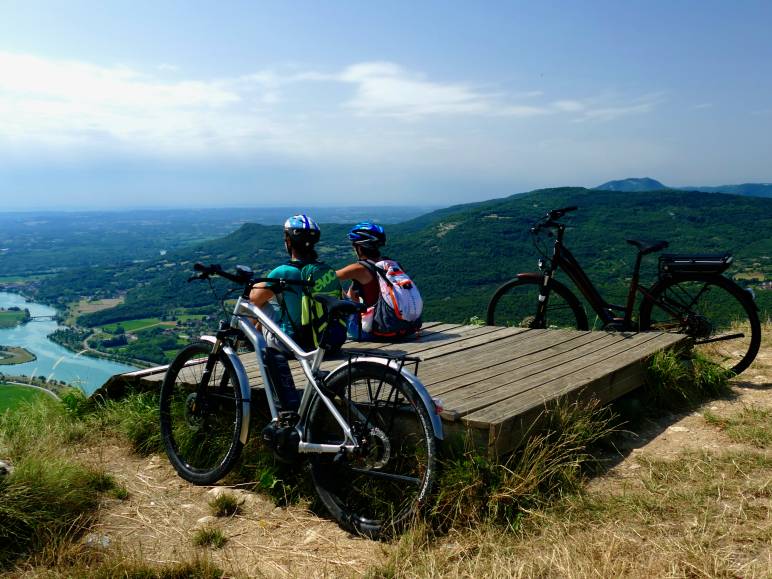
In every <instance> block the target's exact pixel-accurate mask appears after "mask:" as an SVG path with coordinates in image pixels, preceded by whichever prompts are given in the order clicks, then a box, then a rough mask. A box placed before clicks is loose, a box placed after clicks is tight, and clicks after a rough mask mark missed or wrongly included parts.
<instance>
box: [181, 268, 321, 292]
mask: <svg viewBox="0 0 772 579" xmlns="http://www.w3.org/2000/svg"><path fill="white" fill-rule="evenodd" d="M193 270H194V271H197V272H198V274H196V275H192V276H190V277H189V278H188V281H189V282H191V281H194V280H199V279H209V278H210V277H212V276H213V275H219V276H220V277H224V278H225V279H227V280H229V281H232V282H234V283H237V284H243V285H247V284H250V285H254V284H256V283H273V284H279V287H281V288H284V287H286V286H288V285H295V286H300V287H314V283H313V282H311V281H306V280H303V279H284V278H276V277H253V276H252V270H250V269H249V268H246V267H243V266H237V267H236V273H231V272H228V271H225V270H224V269H223V268H222V267H221V266H220V265H219V264H217V263H213V264H211V265H204V264H203V263H195V264H193Z"/></svg>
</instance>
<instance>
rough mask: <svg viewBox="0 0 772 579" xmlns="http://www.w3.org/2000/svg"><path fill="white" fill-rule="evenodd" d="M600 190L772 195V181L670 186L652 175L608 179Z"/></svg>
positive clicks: (752, 195)
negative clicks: (673, 190) (669, 190)
mask: <svg viewBox="0 0 772 579" xmlns="http://www.w3.org/2000/svg"><path fill="white" fill-rule="evenodd" d="M595 189H596V190H599V191H622V192H626V193H640V192H642V191H663V190H665V189H675V190H678V191H702V192H704V193H728V194H730V195H748V196H750V197H772V183H742V184H741V185H718V186H715V187H714V186H706V185H697V186H692V185H688V186H682V187H668V186H667V185H664V184H663V183H661V182H660V181H657V180H656V179H651V178H650V177H630V178H628V179H619V180H617V181H608V182H606V183H603V185H598V186H597V187H595Z"/></svg>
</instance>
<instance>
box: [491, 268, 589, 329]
mask: <svg viewBox="0 0 772 579" xmlns="http://www.w3.org/2000/svg"><path fill="white" fill-rule="evenodd" d="M542 279H543V278H542V277H541V276H538V275H535V274H534V275H528V276H519V277H517V278H515V279H513V280H512V281H509V282H507V283H505V284H504V285H503V286H501V287H500V288H499V289H497V290H496V293H494V294H493V297H492V298H491V301H490V302H489V303H488V314H487V318H486V323H487V324H488V325H489V326H514V327H518V328H573V329H577V330H587V329H588V327H589V325H588V323H587V314H586V313H585V312H584V308H583V307H582V304H581V303H580V302H579V300H578V299H577V297H576V296H575V295H574V294H573V293H572V292H571V290H569V289H568V288H567V287H566V286H564V285H563V284H562V283H560V282H557V281H555V280H552V281H551V282H550V292H549V300H548V302H547V311H546V314H545V319H544V320H542V321H541V323H537V321H536V308H537V306H538V304H539V287H540V286H541V283H542Z"/></svg>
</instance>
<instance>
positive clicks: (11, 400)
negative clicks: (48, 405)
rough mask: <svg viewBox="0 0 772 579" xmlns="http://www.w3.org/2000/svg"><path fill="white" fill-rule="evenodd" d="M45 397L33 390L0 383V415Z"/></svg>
mask: <svg viewBox="0 0 772 579" xmlns="http://www.w3.org/2000/svg"><path fill="white" fill-rule="evenodd" d="M45 396H46V394H44V393H43V392H41V391H39V390H36V389H35V388H27V387H26V386H17V385H16V384H8V383H6V382H0V414H2V413H3V412H5V411H6V410H9V409H10V410H13V409H14V408H16V407H17V406H18V405H19V404H22V403H24V402H32V401H33V400H37V399H39V398H42V397H45Z"/></svg>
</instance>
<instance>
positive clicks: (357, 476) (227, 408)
mask: <svg viewBox="0 0 772 579" xmlns="http://www.w3.org/2000/svg"><path fill="white" fill-rule="evenodd" d="M194 269H195V271H196V272H197V273H196V274H195V275H194V276H193V277H191V278H190V280H189V281H192V280H205V279H209V278H211V277H213V276H220V277H223V278H225V279H228V280H230V281H231V282H233V283H234V284H237V285H240V286H242V287H243V291H242V293H241V296H240V297H239V298H238V300H237V301H236V305H235V307H234V308H233V313H232V316H231V320H230V322H221V323H220V329H219V331H218V332H217V333H216V335H214V336H202V337H201V340H200V341H198V342H196V343H193V344H190V345H189V346H187V347H186V348H184V349H183V350H182V351H181V352H180V353H179V354H178V355H177V357H176V358H175V359H174V361H173V362H172V363H171V364H170V366H169V368H168V370H167V372H166V376H165V378H164V381H163V384H162V386H161V400H160V418H161V435H162V438H163V443H164V446H165V448H166V453H167V455H168V456H169V460H170V461H171V463H172V465H173V466H174V468H175V469H176V470H177V472H178V473H179V475H180V476H181V477H182V478H184V479H185V480H187V481H190V482H192V483H194V484H200V485H208V484H213V483H215V482H216V481H218V480H219V479H221V478H222V477H223V476H225V474H226V473H228V471H229V470H230V469H231V468H232V467H233V466H234V464H235V463H236V461H237V460H238V458H239V455H240V452H241V449H242V447H243V446H244V445H245V444H246V442H247V439H248V438H249V431H250V417H251V411H252V409H253V408H255V405H256V404H258V403H259V402H260V401H261V400H262V398H263V397H264V398H265V402H266V403H267V407H268V408H267V409H268V413H267V414H269V415H270V421H269V422H268V424H267V425H265V426H264V427H263V428H262V432H261V434H262V441H263V443H264V444H265V445H266V446H267V447H268V448H269V449H270V450H271V451H273V453H274V454H275V455H276V456H277V457H278V458H279V459H280V460H282V461H285V462H296V461H302V460H307V461H308V463H309V464H310V471H311V477H312V479H313V484H314V487H315V489H316V492H317V493H318V495H319V498H320V499H321V501H322V503H323V504H324V506H325V507H326V508H327V509H328V511H329V512H330V514H331V515H332V516H333V518H335V519H336V520H337V521H338V523H339V524H340V525H341V526H342V527H344V528H346V529H347V530H349V531H352V532H355V533H358V534H362V535H365V536H368V537H377V536H380V535H382V534H385V533H390V532H393V531H395V530H398V529H399V528H400V527H401V526H402V525H404V524H405V523H406V522H407V521H408V520H410V519H411V518H412V517H413V516H414V515H415V514H416V513H417V512H418V510H419V509H420V507H421V505H422V504H423V503H424V502H425V499H426V497H427V495H428V493H429V492H430V489H431V487H432V483H433V481H434V479H435V476H436V460H437V459H436V453H437V445H438V441H439V440H441V439H442V438H443V432H442V422H441V420H440V417H439V411H438V408H437V405H436V404H435V402H434V400H433V399H432V397H431V396H430V395H429V394H428V392H427V391H426V389H425V388H424V386H423V384H421V382H420V381H419V380H418V378H417V377H416V376H415V374H414V373H413V372H410V371H408V369H407V368H406V364H411V363H415V364H416V368H417V363H418V359H417V358H409V357H406V356H404V355H390V354H388V353H383V352H367V351H349V352H346V351H344V354H345V356H347V359H346V360H345V361H342V362H341V363H340V365H338V366H337V367H336V368H335V369H333V370H332V371H329V372H327V371H323V370H322V369H321V364H322V361H323V360H324V357H325V354H326V353H327V352H328V350H329V348H328V347H327V345H326V344H325V340H324V339H322V343H321V345H320V347H319V348H317V349H315V350H312V351H305V350H303V349H302V348H301V347H300V346H299V345H298V344H297V343H296V342H295V341H293V339H292V338H290V337H289V336H288V335H287V334H285V333H284V332H283V331H282V330H281V329H280V328H279V326H278V325H277V324H276V323H275V322H274V321H273V320H272V319H271V316H270V314H269V313H267V312H266V311H264V310H262V309H260V308H258V307H256V306H255V305H254V304H252V303H251V302H250V301H249V292H250V289H251V287H252V286H253V284H255V283H258V282H270V283H271V284H272V289H274V290H275V291H276V292H279V291H286V290H287V289H289V288H290V287H291V286H296V287H297V286H303V291H310V290H309V289H308V286H310V285H311V284H310V283H309V282H305V281H299V280H277V279H270V280H268V279H265V278H255V277H254V276H253V273H252V271H251V270H250V269H249V268H246V267H243V266H238V267H237V268H236V272H235V273H230V272H227V271H224V270H223V269H222V268H221V267H220V266H218V265H209V266H205V265H203V264H196V265H195V266H194ZM314 299H316V300H318V301H319V302H320V303H321V304H322V305H323V306H324V308H325V310H326V313H327V316H328V318H329V319H330V320H335V319H341V318H343V317H345V316H348V315H350V314H352V313H354V312H355V311H358V309H359V308H360V307H361V306H360V305H359V304H355V303H353V302H349V301H344V300H338V299H335V298H331V297H329V296H324V295H317V296H314ZM255 321H259V322H260V323H261V324H262V326H263V327H264V328H266V329H268V330H269V331H270V332H272V333H273V334H274V336H275V337H276V339H277V340H278V341H279V342H281V344H283V345H284V347H285V348H286V350H287V351H288V352H291V353H292V355H294V357H295V358H296V359H297V360H298V361H299V362H300V366H301V368H302V371H303V374H304V379H305V388H304V389H303V391H302V396H301V397H299V400H298V397H297V391H296V390H294V385H293V384H292V383H291V374H290V372H289V367H288V366H287V364H286V358H284V361H283V363H282V358H281V356H278V358H277V351H276V350H274V349H273V348H270V347H268V346H267V345H266V341H265V339H264V337H263V335H262V333H261V332H260V331H259V330H257V329H256V328H255ZM247 343H250V344H251V345H252V347H253V348H254V351H255V357H256V360H257V367H258V369H259V373H260V376H261V377H262V382H263V388H264V391H263V392H261V391H260V390H259V389H252V387H251V386H250V383H249V380H248V378H247V372H246V369H245V367H244V364H243V363H242V361H241V359H240V358H239V356H238V355H237V351H238V349H239V347H240V346H242V345H246V344H247ZM277 359H278V360H279V362H277ZM288 378H289V380H290V384H287V379H288ZM263 394H264V396H263ZM293 395H294V396H295V398H294V400H293Z"/></svg>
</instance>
